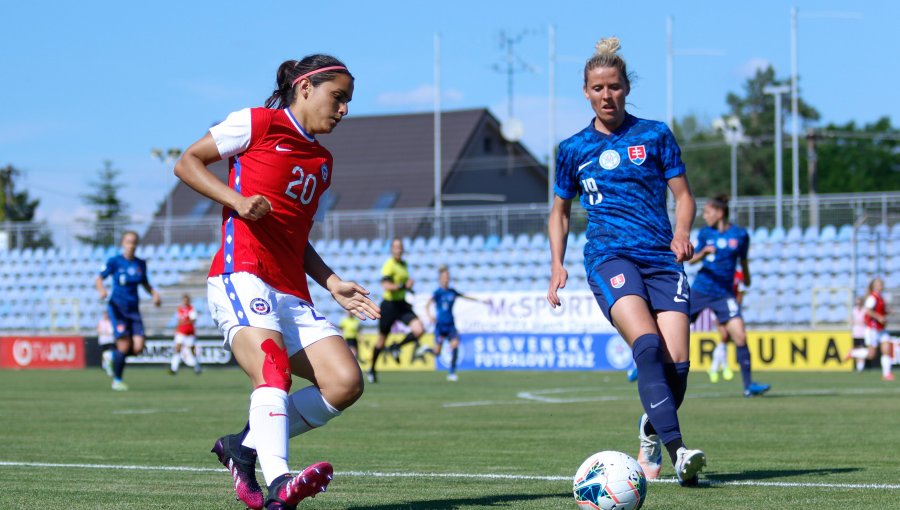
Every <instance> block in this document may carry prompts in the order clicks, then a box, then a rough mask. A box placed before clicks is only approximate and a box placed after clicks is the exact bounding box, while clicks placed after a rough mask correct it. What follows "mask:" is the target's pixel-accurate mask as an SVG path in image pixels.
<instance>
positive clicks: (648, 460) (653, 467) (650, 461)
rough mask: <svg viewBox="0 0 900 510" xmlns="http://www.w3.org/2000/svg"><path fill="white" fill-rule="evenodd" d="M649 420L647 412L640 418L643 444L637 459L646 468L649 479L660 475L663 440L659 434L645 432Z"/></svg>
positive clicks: (639, 435) (639, 428)
mask: <svg viewBox="0 0 900 510" xmlns="http://www.w3.org/2000/svg"><path fill="white" fill-rule="evenodd" d="M649 420H650V419H649V418H648V417H647V415H646V414H644V415H642V416H641V419H640V420H638V439H639V440H640V441H641V446H640V449H639V450H638V458H637V461H638V464H640V465H641V469H643V470H644V476H646V477H647V479H648V480H655V479H656V478H658V477H659V472H660V470H661V469H662V442H661V441H660V440H659V436H658V435H656V434H649V435H648V434H645V433H644V425H645V424H646V423H647V422H648V421H649Z"/></svg>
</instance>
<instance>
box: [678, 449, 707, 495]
mask: <svg viewBox="0 0 900 510" xmlns="http://www.w3.org/2000/svg"><path fill="white" fill-rule="evenodd" d="M677 455H678V456H677V458H676V460H675V478H677V479H678V483H679V485H681V486H682V487H696V486H697V484H698V483H699V481H700V479H699V477H698V476H697V475H699V474H700V471H702V470H703V467H704V466H706V454H705V453H703V451H702V450H688V449H687V448H686V447H684V446H682V447H681V448H679V449H678V454H677Z"/></svg>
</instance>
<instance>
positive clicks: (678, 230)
mask: <svg viewBox="0 0 900 510" xmlns="http://www.w3.org/2000/svg"><path fill="white" fill-rule="evenodd" d="M668 183H669V189H670V190H672V195H674V197H675V234H674V235H673V237H672V242H671V244H670V245H669V247H670V248H671V249H672V253H674V254H675V261H676V262H684V261H685V260H690V259H691V258H692V257H693V256H694V245H693V244H691V238H690V237H691V225H693V224H694V218H695V217H696V215H697V204H696V203H695V202H694V195H693V193H691V186H690V184H688V180H687V177H686V176H685V175H679V176H678V177H673V178H671V179H669V181H668Z"/></svg>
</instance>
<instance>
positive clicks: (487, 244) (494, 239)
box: [484, 234, 500, 251]
mask: <svg viewBox="0 0 900 510" xmlns="http://www.w3.org/2000/svg"><path fill="white" fill-rule="evenodd" d="M499 245H500V237H499V236H497V235H496V234H491V235H489V236H487V238H485V240H484V250H485V251H493V250H496V249H497V247H498V246H499Z"/></svg>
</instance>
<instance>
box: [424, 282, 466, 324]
mask: <svg viewBox="0 0 900 510" xmlns="http://www.w3.org/2000/svg"><path fill="white" fill-rule="evenodd" d="M460 295H461V294H460V293H459V292H456V289H452V288H447V289H445V288H443V287H438V289H437V290H436V291H434V294H433V295H432V296H431V297H432V298H433V299H434V307H435V309H436V310H437V320H436V321H435V322H436V323H437V324H441V325H452V324H453V323H454V321H453V303H455V302H456V298H457V297H458V296H460Z"/></svg>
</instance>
